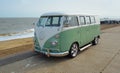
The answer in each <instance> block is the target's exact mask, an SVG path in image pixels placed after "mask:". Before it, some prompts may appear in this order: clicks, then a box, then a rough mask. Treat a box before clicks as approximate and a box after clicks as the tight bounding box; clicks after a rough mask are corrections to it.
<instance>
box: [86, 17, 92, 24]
mask: <svg viewBox="0 0 120 73" xmlns="http://www.w3.org/2000/svg"><path fill="white" fill-rule="evenodd" d="M86 23H87V24H91V20H90V16H86Z"/></svg>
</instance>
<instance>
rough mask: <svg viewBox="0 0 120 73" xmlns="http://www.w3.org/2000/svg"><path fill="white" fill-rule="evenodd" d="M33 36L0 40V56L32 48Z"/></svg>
mask: <svg viewBox="0 0 120 73" xmlns="http://www.w3.org/2000/svg"><path fill="white" fill-rule="evenodd" d="M116 26H120V24H102V25H101V30H104V29H108V28H112V27H116ZM33 48H34V47H33V38H25V39H16V40H10V41H3V42H0V58H1V57H5V56H8V55H11V54H16V53H19V52H23V51H30V50H33Z"/></svg>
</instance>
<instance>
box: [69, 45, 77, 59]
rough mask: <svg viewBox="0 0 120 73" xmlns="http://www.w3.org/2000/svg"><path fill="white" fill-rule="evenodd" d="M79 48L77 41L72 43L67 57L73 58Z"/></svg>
mask: <svg viewBox="0 0 120 73" xmlns="http://www.w3.org/2000/svg"><path fill="white" fill-rule="evenodd" d="M78 50H79V46H78V44H77V43H73V44H72V45H71V47H70V50H69V57H71V58H74V57H76V56H77V54H78Z"/></svg>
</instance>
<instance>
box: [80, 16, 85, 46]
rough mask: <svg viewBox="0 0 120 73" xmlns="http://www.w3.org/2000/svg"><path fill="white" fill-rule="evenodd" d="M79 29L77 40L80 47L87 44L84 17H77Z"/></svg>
mask: <svg viewBox="0 0 120 73" xmlns="http://www.w3.org/2000/svg"><path fill="white" fill-rule="evenodd" d="M79 22H80V28H79V38H80V39H79V40H80V46H84V45H85V44H86V43H87V25H86V21H85V16H79Z"/></svg>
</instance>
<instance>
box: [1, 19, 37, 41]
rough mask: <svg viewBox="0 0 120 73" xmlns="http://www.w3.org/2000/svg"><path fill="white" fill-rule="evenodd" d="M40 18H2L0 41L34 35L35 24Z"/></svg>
mask: <svg viewBox="0 0 120 73" xmlns="http://www.w3.org/2000/svg"><path fill="white" fill-rule="evenodd" d="M38 19H39V18H37V17H31V18H30V17H29V18H28V17H24V18H0V41H7V40H13V39H21V38H28V37H33V36H34V25H33V23H37V21H38Z"/></svg>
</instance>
